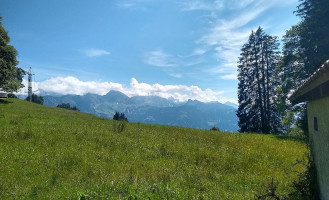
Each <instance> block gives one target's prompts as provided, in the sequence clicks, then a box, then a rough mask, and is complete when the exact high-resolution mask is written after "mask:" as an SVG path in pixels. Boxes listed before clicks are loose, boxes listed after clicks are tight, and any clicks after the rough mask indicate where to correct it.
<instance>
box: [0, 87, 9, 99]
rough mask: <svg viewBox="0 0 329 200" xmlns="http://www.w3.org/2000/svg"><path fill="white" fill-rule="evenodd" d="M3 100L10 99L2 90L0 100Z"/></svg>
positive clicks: (0, 90)
mask: <svg viewBox="0 0 329 200" xmlns="http://www.w3.org/2000/svg"><path fill="white" fill-rule="evenodd" d="M3 98H8V94H7V92H5V91H3V90H2V89H1V88H0V99H3Z"/></svg>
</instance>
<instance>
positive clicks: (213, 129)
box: [210, 126, 220, 131]
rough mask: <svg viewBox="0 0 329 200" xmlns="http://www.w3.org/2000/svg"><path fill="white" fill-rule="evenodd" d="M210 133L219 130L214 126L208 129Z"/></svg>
mask: <svg viewBox="0 0 329 200" xmlns="http://www.w3.org/2000/svg"><path fill="white" fill-rule="evenodd" d="M210 130H211V131H220V129H219V128H218V127H217V126H214V127H212V128H211V129H210Z"/></svg>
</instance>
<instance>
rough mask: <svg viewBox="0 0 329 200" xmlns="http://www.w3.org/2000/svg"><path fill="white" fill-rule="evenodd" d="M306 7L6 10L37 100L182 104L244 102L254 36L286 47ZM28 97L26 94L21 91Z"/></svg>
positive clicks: (183, 2)
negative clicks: (143, 99)
mask: <svg viewBox="0 0 329 200" xmlns="http://www.w3.org/2000/svg"><path fill="white" fill-rule="evenodd" d="M297 5H298V0H271V1H268V0H162V1H160V0H97V1H92V0H70V1H68V0H65V1H64V0H56V1H47V0H29V1H21V0H0V15H1V16H2V17H3V19H2V23H3V26H4V27H5V28H6V30H7V31H8V32H9V35H10V37H11V45H13V46H15V48H16V49H17V51H18V53H19V56H18V60H19V62H20V63H19V67H21V68H23V69H28V67H29V66H32V68H33V72H34V73H35V74H36V75H35V78H34V80H35V83H34V87H35V89H34V90H35V91H41V90H43V91H46V92H55V93H61V94H78V95H83V94H85V93H88V92H91V93H97V94H106V93H107V92H108V91H109V90H112V89H113V90H119V91H121V92H124V93H125V94H127V95H128V96H134V95H157V96H161V97H165V98H169V97H173V98H174V99H176V100H178V101H185V100H187V99H197V100H200V101H220V102H225V101H228V100H229V101H232V102H236V100H237V83H238V81H237V80H236V75H237V71H236V65H237V64H236V62H237V57H238V55H239V52H240V48H241V46H242V45H243V44H244V43H245V42H246V41H247V38H248V36H249V34H250V33H251V30H252V29H256V28H257V27H258V26H261V27H263V28H264V30H265V32H267V33H269V34H271V35H276V36H279V37H281V36H282V35H283V34H284V33H285V31H286V30H287V29H289V27H291V26H292V25H294V24H296V23H297V22H298V21H299V19H298V18H297V17H296V16H294V14H293V11H294V10H296V6H297ZM21 92H22V93H24V92H26V88H25V89H23V90H22V91H21Z"/></svg>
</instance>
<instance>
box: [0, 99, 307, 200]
mask: <svg viewBox="0 0 329 200" xmlns="http://www.w3.org/2000/svg"><path fill="white" fill-rule="evenodd" d="M118 123H119V122H116V121H112V120H107V119H103V118H97V117H94V116H92V115H89V114H83V113H79V112H75V111H68V110H64V109H59V108H51V107H46V106H41V105H36V104H32V103H29V102H25V101H22V100H17V99H8V100H4V101H1V102H0V166H1V167H0V180H1V181H0V199H78V198H79V197H87V198H91V199H106V198H110V199H112V198H113V199H128V198H130V199H131V197H133V199H135V198H136V197H137V198H138V199H147V198H148V197H150V198H151V199H164V198H169V199H202V198H203V199H252V198H253V195H254V193H255V192H257V191H259V190H260V189H261V188H262V187H263V186H264V185H265V184H266V183H268V182H269V181H270V180H271V178H272V177H273V178H274V180H275V181H277V182H278V184H279V186H278V190H279V192H281V193H288V192H289V191H290V186H291V184H292V182H293V181H294V180H296V178H297V176H296V174H295V173H288V174H287V173H286V172H289V171H292V170H297V171H301V170H303V169H301V168H300V167H299V168H298V167H297V166H294V167H293V164H294V163H295V162H296V159H301V158H302V157H303V155H304V153H305V152H306V146H305V144H303V143H300V142H298V141H293V140H289V139H284V138H281V137H276V136H272V135H260V134H230V133H220V132H215V131H206V130H196V129H188V128H179V127H166V126H157V125H144V124H132V123H128V124H126V127H125V129H124V131H123V132H121V133H118V132H116V131H115V130H116V128H117V126H118Z"/></svg>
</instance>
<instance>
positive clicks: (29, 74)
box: [26, 67, 34, 102]
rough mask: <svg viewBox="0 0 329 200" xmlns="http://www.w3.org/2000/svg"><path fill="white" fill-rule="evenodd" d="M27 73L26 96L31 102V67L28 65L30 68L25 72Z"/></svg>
mask: <svg viewBox="0 0 329 200" xmlns="http://www.w3.org/2000/svg"><path fill="white" fill-rule="evenodd" d="M26 74H27V75H28V81H29V83H28V98H29V101H30V102H31V101H32V75H34V74H32V67H30V70H29V71H28V72H27V73H26Z"/></svg>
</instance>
